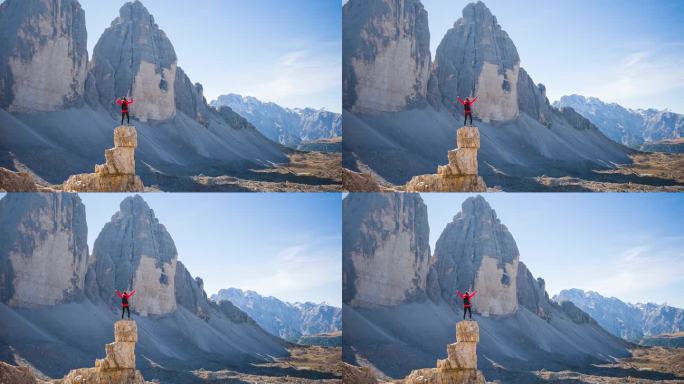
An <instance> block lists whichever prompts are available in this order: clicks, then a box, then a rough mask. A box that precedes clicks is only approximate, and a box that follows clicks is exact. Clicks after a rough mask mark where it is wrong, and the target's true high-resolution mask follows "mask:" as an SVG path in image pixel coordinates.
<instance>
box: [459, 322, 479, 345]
mask: <svg viewBox="0 0 684 384" xmlns="http://www.w3.org/2000/svg"><path fill="white" fill-rule="evenodd" d="M456 341H457V342H459V343H460V342H462V341H467V342H472V343H477V342H479V341H480V327H479V326H478V325H477V322H476V321H465V320H464V321H459V322H458V324H456ZM452 345H453V344H452Z"/></svg>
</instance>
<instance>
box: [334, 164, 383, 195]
mask: <svg viewBox="0 0 684 384" xmlns="http://www.w3.org/2000/svg"><path fill="white" fill-rule="evenodd" d="M342 186H343V188H344V190H345V191H349V192H380V186H379V185H378V183H377V182H376V181H375V179H373V175H371V174H370V173H359V172H354V171H351V170H349V169H347V168H342Z"/></svg>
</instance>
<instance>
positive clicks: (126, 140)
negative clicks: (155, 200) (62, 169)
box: [62, 126, 145, 192]
mask: <svg viewBox="0 0 684 384" xmlns="http://www.w3.org/2000/svg"><path fill="white" fill-rule="evenodd" d="M137 146H138V134H137V132H136V130H135V127H131V126H120V127H117V128H115V129H114V148H110V149H106V150H105V163H104V164H98V165H96V166H95V173H85V174H80V175H74V176H71V177H70V178H69V180H67V181H66V182H65V183H64V186H63V188H62V189H63V190H64V191H66V192H142V191H143V190H144V189H145V187H144V186H143V183H142V180H140V177H138V176H136V175H135V148H136V147H137Z"/></svg>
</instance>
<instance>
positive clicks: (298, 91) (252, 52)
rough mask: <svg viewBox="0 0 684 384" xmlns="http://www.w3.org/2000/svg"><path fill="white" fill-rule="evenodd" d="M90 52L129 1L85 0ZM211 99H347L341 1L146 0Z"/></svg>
mask: <svg viewBox="0 0 684 384" xmlns="http://www.w3.org/2000/svg"><path fill="white" fill-rule="evenodd" d="M80 2H81V5H82V6H83V9H84V10H85V12H86V24H87V28H88V52H89V53H90V55H91V56H92V52H93V47H94V46H95V44H96V43H97V40H98V39H99V37H100V35H101V34H102V32H104V30H105V29H106V28H107V27H109V25H110V24H111V22H112V21H113V20H114V19H115V18H116V17H117V16H118V15H119V8H120V7H121V5H123V4H124V3H126V1H125V0H108V1H102V0H80ZM142 2H143V4H144V5H145V6H146V7H147V9H148V10H149V11H150V13H151V14H152V15H153V16H154V19H155V21H156V23H157V24H158V25H159V27H160V28H161V29H162V30H163V31H164V32H165V33H166V34H167V36H168V37H169V39H170V40H171V42H172V43H173V46H174V48H175V50H176V55H177V56H178V65H179V66H180V67H182V68H183V69H184V70H185V72H186V73H187V74H188V76H189V77H190V79H191V80H192V81H193V83H196V82H199V83H201V84H202V85H203V86H204V94H205V96H206V98H207V100H208V101H211V100H213V99H215V98H216V97H217V96H219V95H221V94H226V93H239V94H244V95H250V96H254V97H257V98H259V99H261V100H264V101H273V102H275V103H278V104H280V105H282V106H285V107H314V108H326V109H328V110H330V111H335V112H340V110H341V109H342V108H341V105H342V69H341V68H342V66H341V62H342V60H341V55H342V11H341V7H340V3H339V0H315V1H312V0H288V1H287V2H284V1H281V0H259V1H254V0H230V1H227V0H202V1H201V2H195V1H180V0H143V1H142Z"/></svg>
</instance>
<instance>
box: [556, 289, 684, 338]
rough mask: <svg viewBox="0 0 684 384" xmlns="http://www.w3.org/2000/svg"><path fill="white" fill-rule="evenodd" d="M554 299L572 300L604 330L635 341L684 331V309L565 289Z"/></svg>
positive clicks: (557, 300) (558, 300)
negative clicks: (631, 301)
mask: <svg viewBox="0 0 684 384" xmlns="http://www.w3.org/2000/svg"><path fill="white" fill-rule="evenodd" d="M553 300H554V301H556V302H562V301H571V302H572V303H573V304H575V305H576V306H577V307H579V308H580V309H582V310H583V311H585V312H587V313H588V314H589V315H591V317H593V318H594V319H595V320H596V321H597V322H598V323H599V324H600V325H601V326H602V327H603V328H605V329H606V330H608V331H609V332H611V333H612V334H614V335H616V336H619V337H622V338H623V339H625V340H629V341H632V342H639V341H640V340H641V339H642V338H644V337H648V336H657V335H660V334H669V333H677V332H682V331H684V309H682V308H676V307H672V306H669V305H667V304H655V303H645V304H643V303H637V304H631V303H626V302H624V301H622V300H620V299H617V298H615V297H605V296H602V295H601V294H599V293H597V292H593V291H586V292H585V291H583V290H581V289H576V288H574V289H566V290H562V291H561V292H560V293H559V294H558V295H555V296H554V297H553Z"/></svg>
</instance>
